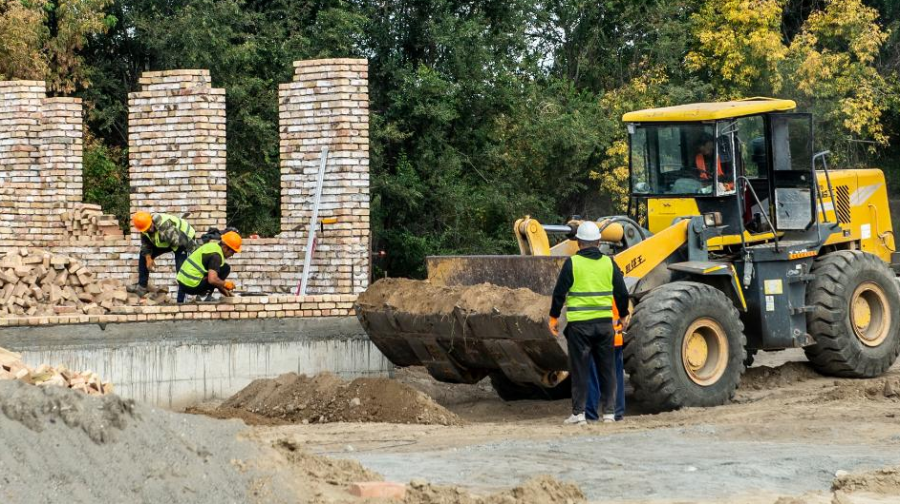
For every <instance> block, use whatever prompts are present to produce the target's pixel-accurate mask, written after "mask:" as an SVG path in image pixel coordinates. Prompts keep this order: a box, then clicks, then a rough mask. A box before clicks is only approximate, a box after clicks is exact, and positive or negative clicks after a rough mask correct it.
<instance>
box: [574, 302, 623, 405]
mask: <svg viewBox="0 0 900 504" xmlns="http://www.w3.org/2000/svg"><path fill="white" fill-rule="evenodd" d="M624 328H625V322H624V321H623V320H622V318H620V317H619V309H618V308H616V304H615V303H613V331H615V336H614V337H613V348H614V349H615V359H616V413H615V415H616V422H618V421H620V420H622V419H623V418H625V356H624V355H623V353H624V352H623V351H622V348H623V346H624V343H625V329H624ZM590 377H591V381H590V384H589V387H588V394H587V404H586V405H585V407H584V417H585V419H587V420H600V415H599V414H598V413H597V406H598V405H599V404H600V377H599V376H598V375H597V366H595V365H594V363H593V361H591V374H590Z"/></svg>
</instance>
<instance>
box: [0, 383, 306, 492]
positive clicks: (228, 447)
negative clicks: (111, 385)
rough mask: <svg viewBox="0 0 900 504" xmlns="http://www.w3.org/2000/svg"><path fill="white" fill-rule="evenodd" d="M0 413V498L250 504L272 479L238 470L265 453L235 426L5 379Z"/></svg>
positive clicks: (271, 489)
mask: <svg viewBox="0 0 900 504" xmlns="http://www.w3.org/2000/svg"><path fill="white" fill-rule="evenodd" d="M0 412H2V413H0V433H2V437H3V449H2V450H0V475H2V477H0V482H2V485H0V502H67V503H82V502H84V503H95V502H254V501H256V500H257V499H255V497H256V496H255V495H254V490H253V489H254V488H260V487H259V485H257V483H258V482H259V481H266V482H271V481H272V475H271V473H268V472H266V473H261V472H259V471H257V470H256V469H254V468H253V467H248V466H247V465H244V466H242V467H241V468H240V470H239V468H238V467H237V466H236V464H240V463H241V460H251V459H255V458H256V457H258V456H259V454H260V452H259V449H258V448H257V447H256V446H254V445H253V444H251V443H249V442H241V441H237V439H236V434H237V433H238V431H240V430H242V429H244V428H245V427H244V426H243V425H241V424H240V423H238V422H220V421H215V420H211V419H208V418H203V417H199V416H192V415H180V414H175V413H169V412H165V411H161V410H155V409H152V408H150V407H147V406H144V405H141V404H135V403H134V402H132V401H128V400H123V399H121V398H119V397H117V396H115V395H107V396H102V397H92V396H88V395H85V394H82V393H80V392H76V391H74V390H71V389H66V388H62V387H35V386H32V385H27V384H24V383H21V382H18V381H5V382H0ZM265 490H266V492H267V493H268V494H269V495H270V496H272V495H274V492H275V490H276V487H275V486H273V485H271V484H268V483H267V486H266V488H265ZM276 501H277V502H287V501H290V500H289V499H287V500H286V499H270V500H264V502H276Z"/></svg>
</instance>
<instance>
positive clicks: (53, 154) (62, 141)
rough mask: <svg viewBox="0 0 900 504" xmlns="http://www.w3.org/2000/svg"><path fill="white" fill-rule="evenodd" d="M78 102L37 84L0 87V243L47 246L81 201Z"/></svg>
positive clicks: (62, 231)
mask: <svg viewBox="0 0 900 504" xmlns="http://www.w3.org/2000/svg"><path fill="white" fill-rule="evenodd" d="M81 136H82V131H81V100H79V99H77V98H47V97H46V87H45V85H44V83H43V82H40V81H3V82H0V243H2V245H11V246H15V245H46V244H48V243H49V242H53V241H57V240H60V239H62V238H63V237H64V236H65V226H64V224H63V222H62V221H61V220H60V215H61V214H62V213H63V212H65V211H66V209H68V208H70V207H71V205H73V204H75V203H77V202H80V201H81V192H82V186H81V169H82V162H81V160H82V145H81V144H82V140H81Z"/></svg>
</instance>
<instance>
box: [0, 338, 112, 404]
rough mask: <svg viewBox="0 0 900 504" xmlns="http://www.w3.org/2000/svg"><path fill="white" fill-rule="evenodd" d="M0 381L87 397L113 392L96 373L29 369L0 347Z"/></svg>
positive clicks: (48, 367)
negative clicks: (69, 391)
mask: <svg viewBox="0 0 900 504" xmlns="http://www.w3.org/2000/svg"><path fill="white" fill-rule="evenodd" d="M0 380H18V381H20V382H23V383H28V384H30V385H38V386H40V387H47V386H51V385H52V386H56V387H65V388H70V389H73V390H78V391H80V392H84V393H85V394H88V395H106V394H111V393H112V391H113V385H112V383H110V382H104V381H102V380H101V379H100V376H98V375H97V373H94V372H92V371H85V372H83V373H79V372H77V371H72V370H70V369H67V368H66V367H65V366H56V367H52V366H49V365H47V364H41V365H40V366H38V367H36V368H31V367H28V366H27V365H26V364H25V363H24V362H22V356H21V355H20V354H17V353H15V352H10V351H9V350H7V349H5V348H3V347H0Z"/></svg>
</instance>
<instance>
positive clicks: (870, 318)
mask: <svg viewBox="0 0 900 504" xmlns="http://www.w3.org/2000/svg"><path fill="white" fill-rule="evenodd" d="M850 326H851V327H853V333H854V334H855V335H856V338H857V339H859V341H860V342H862V344H863V345H866V346H870V347H876V346H878V345H880V344H882V343H883V342H884V340H886V339H887V337H888V332H889V331H890V327H891V312H890V310H888V301H887V296H886V295H885V294H884V289H882V288H881V286H880V285H878V284H876V283H874V282H863V283H861V284H859V286H857V287H856V289H855V290H854V291H853V296H852V297H851V298H850Z"/></svg>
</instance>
